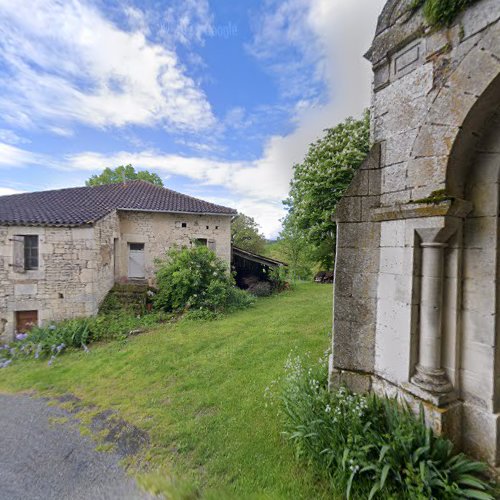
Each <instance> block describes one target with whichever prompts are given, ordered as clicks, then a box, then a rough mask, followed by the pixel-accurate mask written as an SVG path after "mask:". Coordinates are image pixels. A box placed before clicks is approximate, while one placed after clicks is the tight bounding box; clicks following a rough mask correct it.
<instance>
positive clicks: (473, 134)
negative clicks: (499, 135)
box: [446, 74, 500, 198]
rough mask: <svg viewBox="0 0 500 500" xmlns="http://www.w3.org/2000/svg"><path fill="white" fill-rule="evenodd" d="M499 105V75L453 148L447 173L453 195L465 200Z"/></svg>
mask: <svg viewBox="0 0 500 500" xmlns="http://www.w3.org/2000/svg"><path fill="white" fill-rule="evenodd" d="M498 103H500V74H498V75H496V77H495V78H494V79H493V80H492V81H491V83H490V84H489V85H488V87H487V88H486V89H485V91H484V92H483V94H482V95H481V96H480V97H479V98H478V99H477V100H476V102H475V103H474V105H473V106H472V107H471V109H470V111H469V113H468V115H467V117H466V118H465V120H464V122H463V124H462V125H461V127H460V128H459V131H458V134H457V137H456V139H455V141H454V143H453V147H452V148H451V152H450V158H449V162H448V168H447V172H446V191H447V192H448V193H449V194H450V195H451V196H456V197H458V198H465V197H466V196H465V191H464V189H465V182H466V180H467V177H468V175H469V171H470V169H471V168H472V164H473V162H474V155H475V153H476V150H477V147H478V145H479V143H480V142H481V140H483V141H484V140H486V139H485V136H488V135H489V136H491V130H490V128H491V120H492V119H494V117H495V115H496V114H497V113H498V109H497V108H498Z"/></svg>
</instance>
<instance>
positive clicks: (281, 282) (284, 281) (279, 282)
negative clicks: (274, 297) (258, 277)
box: [269, 266, 288, 292]
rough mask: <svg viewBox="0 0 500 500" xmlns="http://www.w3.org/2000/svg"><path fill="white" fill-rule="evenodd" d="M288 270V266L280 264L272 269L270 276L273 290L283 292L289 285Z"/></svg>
mask: <svg viewBox="0 0 500 500" xmlns="http://www.w3.org/2000/svg"><path fill="white" fill-rule="evenodd" d="M287 274H288V272H287V269H286V267H283V266H279V267H275V268H274V269H271V271H270V273H269V278H270V280H271V285H272V288H273V291H275V292H282V291H283V290H285V289H286V288H287V287H288V276H287Z"/></svg>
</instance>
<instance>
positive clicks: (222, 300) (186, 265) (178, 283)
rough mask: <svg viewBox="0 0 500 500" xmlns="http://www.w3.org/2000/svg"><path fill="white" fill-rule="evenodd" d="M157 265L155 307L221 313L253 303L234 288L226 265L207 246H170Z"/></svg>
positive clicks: (163, 309) (179, 310)
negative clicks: (171, 247)
mask: <svg viewBox="0 0 500 500" xmlns="http://www.w3.org/2000/svg"><path fill="white" fill-rule="evenodd" d="M157 264H158V269H157V271H156V282H157V288H158V291H157V293H156V295H155V297H154V299H153V300H154V305H155V307H156V309H159V310H162V311H168V312H184V311H189V310H196V309H197V310H208V311H211V312H213V313H222V312H226V311H230V310H235V309H238V308H243V307H248V306H249V305H250V304H251V302H252V301H251V299H250V298H247V297H246V295H248V294H245V292H243V291H241V290H238V289H236V287H235V283H234V279H233V277H232V275H231V274H230V273H229V271H228V268H227V264H226V263H225V262H224V261H223V260H221V259H219V258H218V257H217V256H216V255H215V253H214V252H213V251H212V250H210V249H208V248H207V247H204V246H195V247H193V248H173V249H171V250H169V251H168V252H167V258H166V259H165V260H163V261H158V263H157ZM244 294H245V295H244Z"/></svg>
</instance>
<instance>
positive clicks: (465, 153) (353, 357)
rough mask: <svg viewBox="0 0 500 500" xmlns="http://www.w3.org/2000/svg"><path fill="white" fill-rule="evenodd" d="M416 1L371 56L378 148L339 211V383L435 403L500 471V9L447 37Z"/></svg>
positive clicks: (493, 0) (379, 36)
mask: <svg viewBox="0 0 500 500" xmlns="http://www.w3.org/2000/svg"><path fill="white" fill-rule="evenodd" d="M411 4H412V2H411V0H390V1H388V2H387V4H386V6H385V8H384V10H383V12H382V14H381V16H380V18H379V23H378V27H377V33H376V36H375V40H374V42H373V45H372V47H371V49H370V51H369V52H368V54H367V57H368V58H369V59H370V61H371V62H372V64H373V69H374V84H373V100H372V139H373V142H374V144H375V146H374V149H373V150H372V154H371V155H370V158H369V159H368V160H367V162H366V163H365V165H364V166H363V167H362V168H361V169H360V171H359V173H358V174H357V176H356V177H355V179H354V181H353V184H352V185H351V187H350V189H349V191H348V193H347V196H346V197H345V198H344V199H343V200H342V202H341V203H340V205H339V209H338V210H337V214H336V217H337V222H338V243H337V245H338V248H337V260H336V282H335V305H334V339H333V356H332V360H331V365H330V369H331V373H330V380H331V384H332V385H338V384H340V383H344V384H347V385H348V386H350V387H351V388H353V389H355V390H368V389H370V388H371V389H373V390H376V391H379V392H388V393H391V394H400V395H402V396H404V397H405V398H406V399H407V400H408V401H409V402H410V403H411V404H413V405H414V406H415V407H417V406H418V405H419V403H421V402H424V406H425V408H426V411H427V418H428V421H429V423H430V424H431V425H433V426H434V428H435V429H436V430H437V431H439V432H445V433H448V434H449V435H450V436H451V437H453V438H454V439H455V442H456V444H457V445H463V446H464V449H465V450H467V451H469V452H470V453H473V454H475V455H476V456H479V457H481V458H485V459H487V460H489V461H490V462H491V463H493V464H497V463H499V462H500V433H499V430H498V427H499V423H500V418H499V416H500V415H499V412H500V405H499V401H500V348H499V347H498V343H499V340H500V339H499V338H498V335H500V333H499V329H498V328H497V326H496V325H497V321H498V314H497V310H498V308H497V306H498V302H499V301H500V293H499V289H498V286H499V285H498V284H499V276H498V270H499V266H500V262H499V261H500V259H498V235H499V225H498V213H499V197H498V190H499V186H498V179H499V176H500V156H499V154H500V122H499V118H498V116H499V112H500V22H499V19H500V3H499V2H498V1H497V0H480V1H479V2H477V3H475V4H474V5H473V6H471V7H470V8H469V9H467V10H466V11H465V12H463V13H462V14H460V15H459V16H458V17H457V19H456V20H455V22H454V23H453V25H452V26H450V27H449V28H443V29H434V28H432V29H431V28H429V27H428V26H426V23H425V20H424V18H423V15H422V12H421V11H416V12H415V11H413V10H411V9H410V5H411ZM377 151H380V155H379V156H377V154H376V152H377ZM370 180H372V182H371V183H370ZM372 188H373V189H372ZM377 189H378V191H377Z"/></svg>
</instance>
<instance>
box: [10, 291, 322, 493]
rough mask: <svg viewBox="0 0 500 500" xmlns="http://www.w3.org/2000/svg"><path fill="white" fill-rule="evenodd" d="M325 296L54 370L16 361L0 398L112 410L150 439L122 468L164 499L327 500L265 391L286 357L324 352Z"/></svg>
mask: <svg viewBox="0 0 500 500" xmlns="http://www.w3.org/2000/svg"><path fill="white" fill-rule="evenodd" d="M331 299H332V289H331V287H330V286H328V285H316V284H300V285H297V286H296V287H295V289H294V290H292V291H289V292H285V293H283V294H281V295H277V296H273V297H269V298H265V299H260V300H259V301H258V303H257V305H256V306H255V307H253V308H251V309H249V310H244V311H241V312H237V313H234V314H232V315H230V316H228V317H225V318H224V319H222V320H219V321H208V322H193V321H180V322H179V323H176V324H168V325H163V326H161V327H159V328H158V329H155V330H152V331H150V332H147V333H145V334H142V335H140V336H137V337H132V338H129V339H127V340H124V341H121V342H113V343H110V344H106V345H99V346H94V347H93V348H92V349H91V351H90V353H88V354H85V353H84V352H71V353H67V354H66V355H65V356H63V357H61V358H58V359H57V362H55V363H54V364H53V365H52V366H47V363H40V362H37V361H20V362H16V363H13V364H12V365H11V366H9V367H8V368H6V369H4V370H2V371H1V373H0V375H1V379H0V390H3V391H8V392H16V391H23V390H33V389H35V390H36V391H38V392H39V393H41V394H43V395H51V396H58V395H61V394H66V393H71V394H74V395H75V396H76V397H78V398H80V400H81V401H82V402H83V403H84V404H85V405H87V406H88V407H89V408H92V410H91V411H92V412H99V411H103V410H106V409H111V410H114V411H116V412H117V413H118V414H119V415H120V417H122V418H124V419H125V420H127V421H128V422H130V423H131V424H133V425H135V426H137V427H138V428H139V429H141V430H143V431H146V432H147V433H148V434H149V438H150V447H149V448H148V449H147V450H146V451H144V452H142V453H141V454H140V455H139V456H138V457H137V458H136V459H135V460H134V462H133V463H131V464H130V465H131V470H132V471H134V472H136V473H138V478H139V481H140V483H141V484H143V485H144V486H145V487H146V488H148V489H150V490H155V491H159V492H163V493H166V494H168V495H170V496H171V497H182V498H188V497H196V496H203V497H204V498H263V499H264V498H273V499H275V498H321V497H323V496H325V497H326V496H328V495H327V493H326V491H325V490H324V489H323V485H322V484H321V483H318V481H317V479H316V478H315V477H314V475H313V473H312V471H310V470H309V469H307V468H303V467H301V466H300V465H297V463H296V461H295V459H294V456H293V450H292V449H291V447H290V446H289V445H288V444H287V443H286V442H285V441H284V440H283V438H282V437H281V436H280V432H281V430H282V422H281V421H280V419H279V418H278V416H277V415H276V410H275V409H273V408H272V407H266V405H265V399H264V397H263V395H264V391H265V388H266V387H267V386H268V385H269V384H270V382H271V381H272V380H274V379H277V378H278V377H279V376H280V375H281V374H282V370H283V365H284V363H285V361H286V359H287V357H288V354H289V353H290V350H291V349H294V348H296V349H297V351H298V352H300V353H304V352H310V353H311V355H312V356H316V357H319V356H320V355H321V354H322V353H323V351H324V350H325V349H327V348H328V347H329V341H330V329H331ZM330 498H331V496H330Z"/></svg>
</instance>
